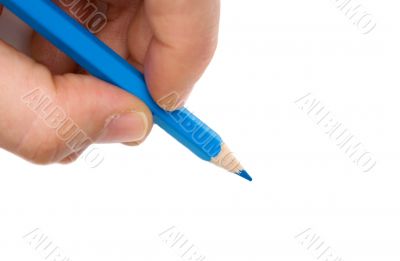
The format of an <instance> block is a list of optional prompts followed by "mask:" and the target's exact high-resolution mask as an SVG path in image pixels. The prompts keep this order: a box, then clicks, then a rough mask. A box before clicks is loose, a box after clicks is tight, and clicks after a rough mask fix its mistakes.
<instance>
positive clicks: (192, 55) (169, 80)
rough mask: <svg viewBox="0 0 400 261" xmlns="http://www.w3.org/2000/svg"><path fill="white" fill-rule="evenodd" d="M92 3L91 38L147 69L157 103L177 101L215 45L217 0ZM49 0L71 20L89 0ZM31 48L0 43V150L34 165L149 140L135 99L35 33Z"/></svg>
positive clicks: (143, 110) (144, 113) (145, 113)
mask: <svg viewBox="0 0 400 261" xmlns="http://www.w3.org/2000/svg"><path fill="white" fill-rule="evenodd" d="M92 1H93V3H94V4H95V5H96V6H97V7H96V8H98V11H99V12H104V14H105V15H106V17H107V23H106V24H105V27H104V28H102V30H101V31H99V32H98V33H97V34H96V35H97V36H98V37H99V38H100V39H101V40H102V41H104V42H105V43H106V44H107V45H108V46H110V47H111V48H113V49H114V50H115V51H116V52H117V53H118V54H120V55H121V56H122V57H124V58H126V59H127V60H128V61H129V62H130V63H131V64H132V65H134V66H135V67H136V68H137V69H139V70H140V71H142V72H143V73H144V74H145V78H146V82H147V84H148V86H149V89H150V92H151V94H152V96H153V98H154V99H155V100H156V101H161V100H162V98H163V97H165V96H167V95H169V94H171V93H176V94H177V95H178V97H180V101H179V102H178V103H177V104H178V105H179V106H180V105H182V104H183V102H184V101H185V100H186V99H187V97H188V96H189V94H190V91H191V89H192V87H193V85H194V84H195V82H196V81H197V80H198V79H199V78H200V76H201V75H202V73H203V72H204V70H205V69H206V67H207V65H208V64H209V62H210V60H211V58H212V56H213V53H214V50H215V48H216V44H217V35H218V23H219V0H186V1H180V0H178V1H171V0H104V1H99V0H97V1H95V0H92ZM54 2H55V3H57V4H58V5H59V6H60V7H62V8H63V9H64V10H65V11H66V12H68V13H69V14H70V15H71V16H73V17H75V18H77V14H76V13H75V14H74V10H75V11H76V8H77V7H79V3H90V2H89V0H74V1H71V0H54ZM72 2H74V3H75V4H73V5H72V6H66V5H65V3H72ZM76 3H78V4H77V5H76ZM74 5H75V7H74ZM74 8H75V9H74ZM71 11H72V13H71ZM81 11H82V10H81ZM79 14H82V13H79V12H78V15H79ZM84 18H85V17H83V18H81V19H80V21H81V22H83V24H84V23H85V21H84ZM77 19H78V18H77ZM78 20H79V19H78ZM49 22H51V21H49ZM0 26H8V25H5V24H3V25H0ZM31 50H32V57H28V56H26V55H24V54H22V53H19V52H18V51H17V50H15V49H14V48H13V47H11V46H9V45H8V44H6V43H5V42H3V41H1V40H0V79H1V81H0V147H1V148H4V149H6V150H8V151H10V152H12V153H15V154H17V155H19V156H21V157H23V158H25V159H27V160H29V161H32V162H35V163H39V164H47V163H53V162H63V163H67V162H70V161H73V160H75V159H76V158H77V157H78V156H79V154H80V153H82V152H83V151H84V150H85V149H86V148H87V146H88V145H90V144H91V143H92V142H99V143H127V144H132V145H133V144H139V143H141V142H142V141H143V140H144V139H145V138H146V137H147V135H148V133H149V132H150V129H151V126H152V116H151V112H150V111H149V109H148V108H147V107H146V106H145V105H144V104H143V103H142V102H141V101H140V100H138V99H137V98H136V97H133V96H132V95H130V94H127V93H125V92H124V91H122V90H120V89H119V88H117V87H115V86H112V85H110V84H108V83H105V82H103V81H101V80H99V79H96V78H94V77H92V76H90V75H87V74H86V73H84V71H83V70H82V69H81V68H79V66H78V65H77V64H76V63H75V62H74V61H72V60H71V59H70V58H68V57H67V56H66V55H65V54H63V53H62V52H60V51H59V50H58V49H56V48H55V47H54V46H53V45H51V44H50V43H49V42H47V41H46V40H45V39H43V38H42V37H41V36H40V35H38V34H36V33H34V34H33V36H32V42H31ZM104 66H107V65H104ZM161 105H163V104H161ZM175 107H176V106H175ZM175 107H174V108H172V107H169V108H168V109H176V108H175ZM76 133H78V134H80V135H81V137H80V138H79V137H78V136H79V135H78V136H74V135H75V134H76ZM74 138H75V141H74V140H73V139H74ZM79 139H80V140H79Z"/></svg>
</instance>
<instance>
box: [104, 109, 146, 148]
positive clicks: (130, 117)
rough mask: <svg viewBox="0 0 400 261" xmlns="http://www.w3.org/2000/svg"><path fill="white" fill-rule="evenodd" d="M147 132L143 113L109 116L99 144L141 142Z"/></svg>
mask: <svg viewBox="0 0 400 261" xmlns="http://www.w3.org/2000/svg"><path fill="white" fill-rule="evenodd" d="M147 131H148V120H147V117H146V114H144V113H143V112H135V111H130V112H126V113H122V114H118V115H114V116H111V117H110V118H109V119H108V120H107V121H106V126H105V128H104V131H103V134H102V135H101V137H100V138H99V139H98V142H100V143H125V142H138V143H139V142H141V141H142V140H143V139H144V138H145V137H146V134H147Z"/></svg>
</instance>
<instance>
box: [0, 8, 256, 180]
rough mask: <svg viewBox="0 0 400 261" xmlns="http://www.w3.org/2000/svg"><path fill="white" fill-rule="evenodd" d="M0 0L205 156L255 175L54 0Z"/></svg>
mask: <svg viewBox="0 0 400 261" xmlns="http://www.w3.org/2000/svg"><path fill="white" fill-rule="evenodd" d="M0 3H1V4H3V5H4V6H6V7H7V8H8V9H9V10H10V11H11V12H13V13H14V14H15V15H17V16H18V17H19V18H21V19H22V20H24V21H25V22H26V23H27V24H28V25H30V26H31V27H32V28H33V29H34V30H35V31H36V32H38V33H40V34H41V35H42V36H44V37H45V38H46V39H47V40H49V41H50V42H52V43H53V44H54V45H55V46H57V48H59V49H60V50H62V51H63V52H64V53H66V54H67V55H68V56H69V57H71V58H72V59H74V60H75V61H76V62H77V63H78V64H79V65H80V66H82V68H84V69H85V70H87V71H88V72H89V73H91V74H92V75H94V76H96V77H98V78H100V79H102V80H104V81H107V82H109V83H111V84H114V85H116V86H118V87H120V88H122V89H123V90H125V91H127V92H129V93H130V94H132V95H134V96H136V97H138V98H139V99H141V100H142V101H143V102H144V103H145V104H146V105H147V106H148V107H149V108H150V110H151V111H152V113H153V117H154V122H155V123H156V124H157V125H159V126H160V127H161V128H163V129H164V130H165V131H166V132H168V133H169V134H170V135H171V136H173V137H174V138H175V139H176V140H178V141H179V142H180V143H182V144H183V145H185V146H186V147H187V148H188V149H189V150H191V151H192V152H193V153H194V154H196V155H197V156H199V157H200V158H201V159H203V160H206V161H211V162H213V163H214V164H216V165H218V166H220V167H223V168H225V169H226V170H228V171H230V172H232V173H236V174H238V175H239V176H241V177H243V178H245V179H247V180H249V181H251V180H252V178H251V177H250V175H249V174H248V173H247V172H246V171H245V170H244V169H243V167H242V166H241V164H240V163H239V161H238V160H237V159H236V158H235V157H234V156H233V154H232V152H230V150H229V149H228V147H227V146H226V145H225V144H224V143H223V141H222V139H221V138H220V136H219V135H218V134H217V133H216V132H214V131H213V130H212V129H210V128H209V127H208V126H207V125H206V124H204V123H203V122H202V121H200V120H199V119H198V118H197V117H196V116H194V115H193V114H192V113H190V112H189V111H188V110H187V109H185V108H182V109H179V110H177V111H174V112H166V111H165V110H163V109H162V108H161V107H159V106H158V105H157V103H156V102H155V101H154V100H153V99H152V97H151V96H150V93H149V91H148V89H147V86H146V82H145V80H144V77H143V75H142V74H141V73H140V72H139V71H138V70H136V69H135V68H134V67H133V66H131V65H130V64H129V63H128V62H127V61H125V59H123V58H122V57H120V56H119V55H118V54H116V53H115V52H114V51H113V50H112V49H111V48H109V47H108V46H107V45H105V44H104V43H103V42H101V41H100V40H99V39H98V38H97V37H96V36H94V35H92V34H91V33H90V32H89V31H88V30H86V29H85V28H84V27H83V26H82V25H80V24H79V23H78V22H77V21H75V20H74V19H73V18H71V17H69V16H68V15H67V14H66V13H65V12H64V11H62V10H61V9H60V8H59V7H58V6H57V5H55V4H54V3H53V2H51V0H0Z"/></svg>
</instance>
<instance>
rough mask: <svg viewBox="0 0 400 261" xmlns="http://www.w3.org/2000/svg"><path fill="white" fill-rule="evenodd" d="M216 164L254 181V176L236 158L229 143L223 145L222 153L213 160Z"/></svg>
mask: <svg viewBox="0 0 400 261" xmlns="http://www.w3.org/2000/svg"><path fill="white" fill-rule="evenodd" d="M211 161H212V162H213V163H214V164H215V165H217V166H219V167H221V168H224V169H226V170H227V171H229V172H232V173H235V174H237V175H239V176H240V177H242V178H244V179H246V180H248V181H252V180H253V179H252V177H251V176H250V175H249V174H248V173H247V171H245V170H244V168H243V167H242V165H241V164H240V162H239V161H238V160H237V159H236V158H235V156H234V155H233V152H231V150H230V149H229V148H228V146H227V145H225V144H222V145H221V151H220V153H219V154H218V155H217V156H216V157H215V158H213V159H212V160H211Z"/></svg>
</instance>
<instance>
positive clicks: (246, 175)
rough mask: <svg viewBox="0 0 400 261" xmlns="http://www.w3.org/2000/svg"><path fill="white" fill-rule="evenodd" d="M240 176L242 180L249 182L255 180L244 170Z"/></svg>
mask: <svg viewBox="0 0 400 261" xmlns="http://www.w3.org/2000/svg"><path fill="white" fill-rule="evenodd" d="M238 175H239V176H241V177H242V178H244V179H246V180H248V181H252V180H253V178H252V177H251V176H250V175H249V174H248V173H247V171H245V170H244V169H243V170H241V171H240V172H239V173H238Z"/></svg>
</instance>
